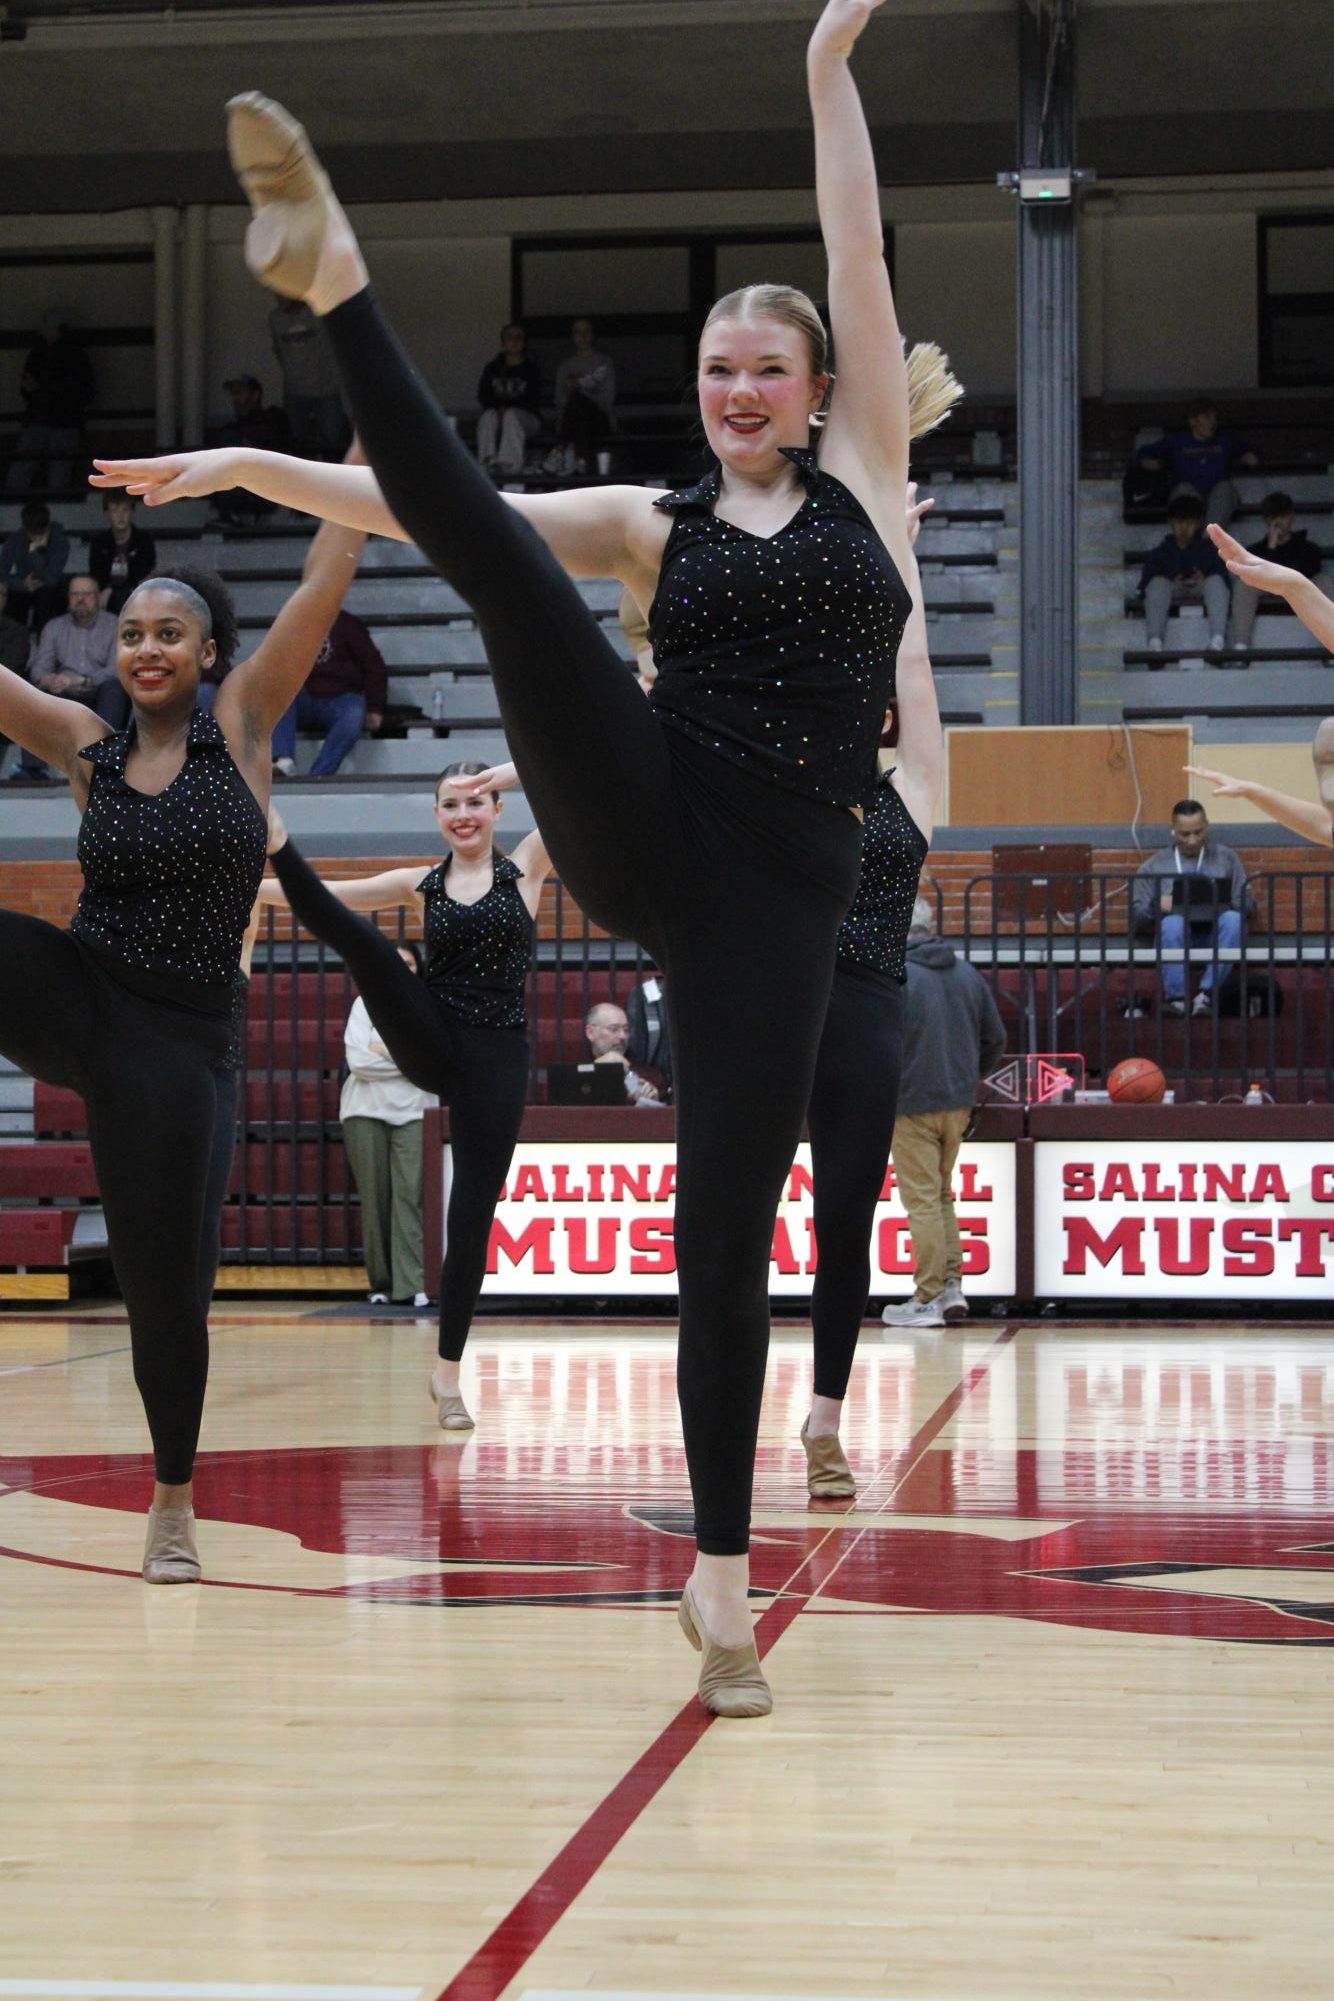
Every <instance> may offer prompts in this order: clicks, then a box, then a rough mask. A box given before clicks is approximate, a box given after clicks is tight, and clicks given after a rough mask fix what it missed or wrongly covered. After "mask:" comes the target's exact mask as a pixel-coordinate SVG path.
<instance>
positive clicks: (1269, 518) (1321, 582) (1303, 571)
mask: <svg viewBox="0 0 1334 2001" xmlns="http://www.w3.org/2000/svg"><path fill="white" fill-rule="evenodd" d="M1295 512H1296V509H1295V508H1294V506H1293V502H1292V496H1291V495H1290V494H1286V493H1267V494H1266V495H1265V497H1264V499H1263V500H1262V501H1261V502H1260V514H1261V517H1262V519H1263V521H1264V524H1265V532H1264V535H1263V536H1262V537H1261V539H1260V541H1258V542H1252V543H1251V544H1250V545H1249V546H1250V553H1251V555H1252V556H1263V557H1265V558H1266V559H1267V560H1268V561H1269V562H1271V563H1281V564H1282V565H1283V567H1284V568H1285V569H1288V570H1296V571H1298V572H1299V573H1300V575H1302V576H1303V577H1309V578H1311V579H1312V581H1313V582H1314V583H1315V585H1316V588H1317V589H1318V590H1321V591H1323V592H1324V594H1325V596H1326V597H1334V589H1331V586H1330V581H1329V579H1328V578H1324V577H1322V576H1321V575H1320V565H1321V560H1322V559H1321V555H1320V551H1319V549H1318V548H1317V547H1316V545H1315V543H1314V542H1313V541H1312V540H1311V538H1310V536H1309V535H1308V534H1307V532H1306V530H1305V529H1304V528H1294V527H1293V525H1292V522H1293V515H1294V514H1295ZM1263 595H1264V593H1263V592H1262V591H1257V590H1253V589H1252V588H1251V586H1250V585H1249V584H1246V583H1243V582H1242V580H1241V578H1240V577H1234V578H1233V580H1232V644H1233V645H1234V646H1235V647H1237V648H1238V649H1239V650H1240V651H1241V652H1243V653H1244V652H1245V651H1246V649H1247V647H1248V646H1249V645H1250V643H1251V635H1252V633H1253V632H1254V631H1255V615H1256V613H1257V612H1258V611H1259V609H1260V599H1261V598H1262V597H1263Z"/></svg>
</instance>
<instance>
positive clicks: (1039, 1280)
mask: <svg viewBox="0 0 1334 2001" xmlns="http://www.w3.org/2000/svg"><path fill="white" fill-rule="evenodd" d="M1034 1172H1035V1177H1036V1179H1035V1187H1034V1206H1033V1229H1034V1234H1035V1237H1036V1245H1035V1273H1034V1278H1035V1287H1036V1291H1037V1293H1038V1295H1039V1296H1040V1297H1042V1298H1053V1299H1060V1298H1067V1299H1069V1298H1078V1297H1088V1298H1096V1299H1109V1298H1137V1299H1145V1298H1148V1299H1155V1298H1157V1299H1233V1300H1236V1299H1246V1298H1254V1299H1256V1300H1257V1301H1263V1300H1273V1299H1292V1300H1306V1301H1313V1302H1319V1301H1320V1300H1325V1301H1326V1302H1329V1301H1331V1300H1334V1142H1331V1141H1329V1140H1326V1141H1324V1142H1323V1143H1319V1142H1317V1143H1314V1144H1307V1143H1305V1142H1301V1141H1295V1140H1273V1141H1270V1142H1267V1143H1266V1142H1262V1141H1254V1140H1210V1141H1208V1142H1201V1141H1198V1140H1197V1141H1195V1142H1194V1143H1193V1144H1192V1143H1191V1142H1189V1141H1184V1140H1183V1141H1180V1142H1177V1143H1172V1144H1160V1143H1159V1142H1157V1141H1153V1142H1148V1141H1126V1142H1121V1141H1116V1140H1080V1141H1070V1142H1065V1141H1062V1142H1060V1143H1059V1144H1058V1143H1055V1142H1048V1141H1045V1140H1044V1141H1039V1142H1038V1144H1037V1146H1036V1147H1035V1148H1034Z"/></svg>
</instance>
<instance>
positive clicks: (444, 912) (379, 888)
mask: <svg viewBox="0 0 1334 2001" xmlns="http://www.w3.org/2000/svg"><path fill="white" fill-rule="evenodd" d="M485 769H486V767H485V766H484V765H481V764H467V763H464V764H451V765H450V766H449V767H448V768H447V769H446V770H445V771H444V772H442V773H441V776H440V779H439V782H438V783H437V785H436V788H435V823H436V826H437V827H438V829H439V831H440V834H441V836H442V837H443V839H444V841H445V844H446V846H447V847H448V849H449V853H448V855H447V856H446V858H445V860H444V861H442V862H439V863H437V864H436V866H435V867H434V868H432V869H430V870H429V871H428V872H427V874H425V875H423V874H422V871H421V869H420V868H394V869H385V870H384V871H383V873H381V874H380V875H371V876H360V877H355V876H354V877H350V878H348V879H347V880H345V881H341V882H330V883H325V882H321V880H320V879H319V877H318V876H317V875H315V873H314V872H313V870H312V869H311V868H310V867H309V866H308V864H307V863H306V862H305V861H304V860H303V858H302V857H301V855H299V854H298V853H297V850H296V848H295V847H294V846H293V844H292V842H291V841H290V840H288V839H287V832H286V829H285V828H284V826H283V824H282V821H281V820H280V819H279V817H278V814H277V813H276V812H271V814H270V841H271V844H272V847H273V849H274V854H273V865H274V868H275V869H276V871H277V875H278V881H277V882H276V883H272V882H265V884H264V885H263V887H262V889H261V891H260V897H261V900H262V901H263V902H265V903H286V904H288V905H289V906H290V908H291V909H292V910H293V911H294V912H295V913H296V915H297V917H299V918H300V920H301V922H302V923H303V924H304V925H305V927H306V929H307V930H308V931H312V932H314V933H315V935H316V936H317V937H319V938H322V939H323V940H324V941H325V943H326V944H328V945H332V946H333V948H334V950H335V951H336V952H337V953H338V954H339V955H340V957H341V958H342V959H343V960H344V962H345V964H346V965H347V967H348V969H349V970H350V972H351V974H352V977H353V979H354V980H355V981H356V983H357V986H358V988H359V989H360V992H361V998H362V999H363V1001H365V1003H366V1011H367V1013H368V1014H369V1015H370V1018H371V1020H372V1022H373V1023H374V1025H375V1030H376V1033H377V1034H378V1035H379V1036H380V1038H381V1040H382V1041H383V1043H384V1045H385V1047H386V1049H387V1050H388V1051H389V1054H390V1055H391V1056H392V1057H393V1059H394V1062H395V1063H396V1064H397V1065H398V1068H399V1069H400V1070H401V1071H402V1073H403V1075H404V1076H405V1077H406V1078H407V1079H408V1082H409V1083H411V1084H415V1085H416V1086H417V1087H418V1089H419V1090H422V1091H429V1092H432V1093H433V1094H434V1095H435V1096H436V1097H438V1098H439V1099H440V1101H441V1103H442V1104H446V1105H448V1107H449V1146H450V1166H451V1180H450V1189H449V1211H448V1216H447V1219H446V1231H445V1259H444V1264H443V1265H442V1267H441V1270H440V1336H439V1359H438V1360H437V1362H436V1364H435V1368H434V1369H433V1371H432V1373H431V1378H430V1384H429V1387H430V1391H431V1397H432V1399H433V1401H434V1403H435V1406H436V1411H437V1414H438V1416H439V1421H440V1427H441V1429H442V1430H443V1431H471V1430H472V1428H473V1421H472V1418H471V1416H470V1415H469V1413H468V1408H467V1405H466V1404H465V1403H464V1401H463V1397H462V1394H461V1392H460V1389H459V1363H460V1361H461V1360H462V1358H463V1349H464V1344H465V1342H466V1341H467V1339H468V1329H469V1327H470V1326H471V1325H472V1316H473V1312H474V1309H475V1308H476V1305H477V1295H478V1294H479V1293H480V1291H481V1289H482V1280H483V1279H484V1278H485V1276H486V1254H487V1248H488V1245H489V1243H490V1237H491V1221H492V1218H493V1217H494V1215H495V1213H496V1203H497V1202H498V1201H499V1200H500V1191H501V1189H502V1188H503V1187H504V1185H505V1176H506V1174H507V1173H508V1172H509V1164H510V1159H511V1157H512V1155H513V1153H514V1143H515V1141H516V1140H517V1139H518V1137H519V1126H520V1123H521V1122H522V1119H523V1108H524V1105H525V1103H526V1102H527V1097H528V1036H527V1027H528V1022H527V1017H526V1015H525V1013H524V986H525V983H526V981H527V978H528V969H529V966H530V964H531V963H532V955H533V925H534V922H535V920H536V917H537V906H538V903H539V902H540V900H541V896H542V885H543V884H544V883H545V881H546V879H547V877H548V876H549V875H550V873H551V859H550V857H549V855H548V854H547V851H546V848H545V847H544V846H543V843H542V836H541V834H540V833H537V832H534V833H531V834H529V835H528V836H527V838H526V839H525V840H522V841H520V843H519V845H518V847H517V848H516V849H515V850H514V853H513V855H505V854H501V853H498V852H497V851H496V849H495V846H494V841H493V836H494V832H495V827H496V823H497V821H498V820H499V818H500V812H501V806H500V795H499V793H498V792H483V793H477V792H474V791H472V790H471V789H469V791H467V792H466V793H465V792H462V791H460V790H459V789H458V788H457V786H456V785H454V784H453V783H451V781H452V780H455V779H458V778H461V777H464V776H466V775H469V774H472V775H474V776H475V775H476V774H478V773H480V772H483V771H484V770H485ZM509 770H510V768H509V767H506V766H500V767H498V769H497V777H498V778H499V779H500V780H501V782H507V780H508V776H509ZM359 910H411V911H413V912H415V914H416V916H417V917H418V918H419V919H421V920H422V923H423V926H424V929H425V934H426V951H427V962H426V977H425V979H424V980H421V979H418V978H417V977H416V975H415V974H414V973H413V972H412V971H411V970H410V969H409V968H408V967H407V966H406V965H404V963H403V961H402V959H401V958H400V957H399V955H398V950H397V948H396V946H395V945H394V944H393V943H392V942H391V940H390V939H388V938H386V937H385V936H384V935H383V933H381V932H379V931H377V930H376V929H375V926H374V925H373V924H368V923H366V921H365V919H364V918H361V917H358V916H356V915H355V914H354V913H355V912H357V911H359Z"/></svg>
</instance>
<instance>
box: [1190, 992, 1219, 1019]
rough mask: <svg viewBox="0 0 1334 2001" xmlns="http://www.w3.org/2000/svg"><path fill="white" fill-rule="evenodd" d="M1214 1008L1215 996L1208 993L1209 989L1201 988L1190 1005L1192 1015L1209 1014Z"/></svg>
mask: <svg viewBox="0 0 1334 2001" xmlns="http://www.w3.org/2000/svg"><path fill="white" fill-rule="evenodd" d="M1212 1006H1213V995H1212V994H1211V993H1210V992H1209V991H1208V989H1207V988H1205V987H1201V989H1200V991H1199V993H1197V994H1196V996H1195V998H1194V1000H1193V1001H1192V1002H1191V1004H1190V1011H1191V1013H1192V1014H1208V1012H1209V1010H1210V1008H1211V1007H1212Z"/></svg>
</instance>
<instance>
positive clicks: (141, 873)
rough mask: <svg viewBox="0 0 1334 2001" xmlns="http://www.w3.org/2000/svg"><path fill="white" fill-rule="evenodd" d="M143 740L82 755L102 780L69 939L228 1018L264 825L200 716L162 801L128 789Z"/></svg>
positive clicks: (86, 833)
mask: <svg viewBox="0 0 1334 2001" xmlns="http://www.w3.org/2000/svg"><path fill="white" fill-rule="evenodd" d="M134 739H135V726H134V724H133V723H130V725H129V727H128V728H127V729H123V730H118V731H117V732H116V734H115V735H114V736H107V737H103V738H102V740H101V742H100V743H92V744H89V745H88V746H87V748H86V749H84V750H81V751H80V752H79V755H80V757H82V758H85V759H86V760H87V762H88V763H89V764H91V766H92V767H93V769H92V775H91V778H90V781H89V790H88V804H87V807H86V808H85V810H84V815H83V821H82V824H81V825H80V827H79V866H80V867H81V868H82V870H83V879H84V889H83V893H82V895H81V896H80V898H79V902H78V907H77V909H76V910H75V912H74V916H73V918H72V920H71V922H70V930H71V932H72V933H73V934H74V936H75V937H76V938H79V939H81V940H82V941H83V943H84V944H85V945H88V946H90V947H91V948H92V949H93V950H94V951H96V952H98V953H100V954H101V955H102V956H103V957H105V958H106V959H108V960H110V961H119V962H120V963H121V964H123V966H124V967H125V968H127V969H128V971H129V973H130V974H131V975H133V974H141V975H145V976H147V978H148V979H149V980H161V981H164V982H170V983H173V984H176V983H179V984H182V985H184V986H186V987H188V988H192V989H198V990H200V998H201V999H202V998H203V990H205V989H210V988H211V989H215V990H216V992H217V998H218V1011H220V1012H229V1011H230V1009H231V1005H232V991H233V981H234V979H235V976H236V972H237V969H238V967H239V966H240V963H241V944H242V940H243V938H244V935H245V928H246V925H247V924H248V923H249V921H250V911H251V907H252V906H253V904H254V901H255V898H256V896H257V895H258V894H259V883H260V877H261V876H262V875H263V873H264V847H265V834H266V821H265V816H264V814H263V812H262V811H261V809H260V804H259V801H258V800H257V799H256V797H255V795H254V793H253V792H252V791H251V790H250V787H249V786H248V785H247V784H246V782H245V779H244V778H243V777H242V776H241V773H240V772H239V770H238V769H237V767H236V765H235V763H234V762H233V760H232V754H231V752H230V751H229V750H228V748H227V739H226V737H225V736H224V735H223V733H222V731H221V730H220V729H219V727H218V725H217V723H216V722H215V721H214V720H213V718H212V716H211V715H209V714H207V713H206V711H205V710H203V709H196V710H195V712H194V714H193V715H192V716H191V718H190V729H189V735H188V736H187V738H186V747H185V763H184V764H183V765H182V766H181V769H180V771H179V772H178V773H177V774H176V776H175V778H173V779H172V781H171V784H170V785H168V786H167V787H166V789H165V790H164V791H162V792H158V793H155V794H153V795H151V796H150V795H149V794H148V793H146V792H136V791H135V789H134V787H133V786H132V785H127V784H126V782H125V763H126V759H127V758H128V757H129V754H130V752H131V750H132V749H133V748H134ZM129 983H130V984H135V982H134V981H133V979H131V981H130V982H129ZM146 990H147V989H146Z"/></svg>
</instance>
